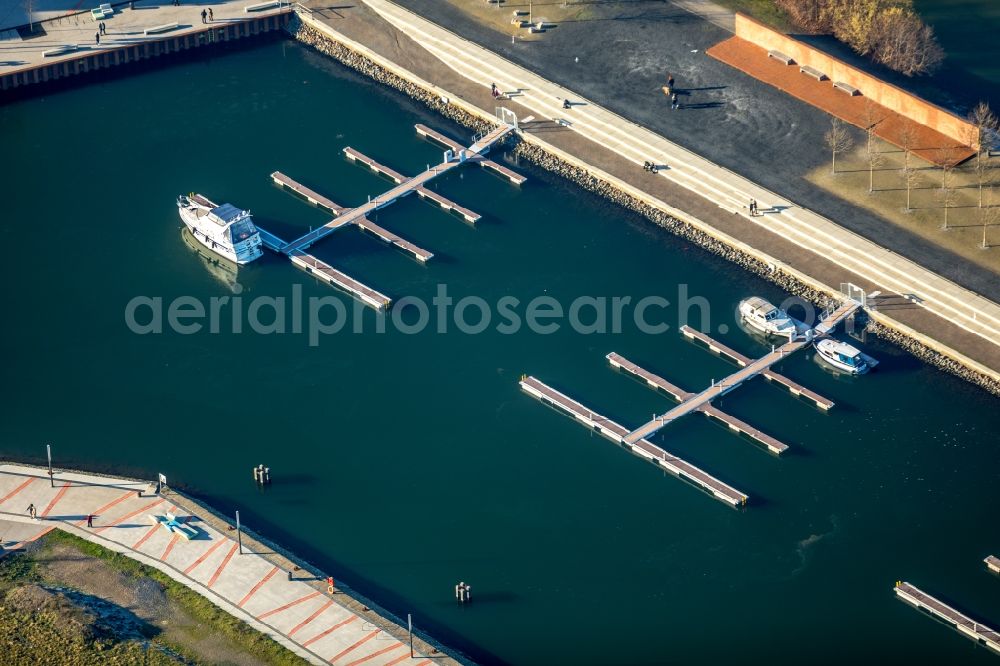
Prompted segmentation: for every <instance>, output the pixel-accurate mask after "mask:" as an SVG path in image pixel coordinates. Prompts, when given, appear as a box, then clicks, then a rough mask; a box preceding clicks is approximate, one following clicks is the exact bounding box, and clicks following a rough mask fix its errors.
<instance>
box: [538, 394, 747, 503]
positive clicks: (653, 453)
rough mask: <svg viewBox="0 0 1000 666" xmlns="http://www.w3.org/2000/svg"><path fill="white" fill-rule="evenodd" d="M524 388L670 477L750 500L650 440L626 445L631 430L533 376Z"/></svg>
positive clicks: (727, 498) (722, 496) (726, 498)
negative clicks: (668, 473) (665, 471)
mask: <svg viewBox="0 0 1000 666" xmlns="http://www.w3.org/2000/svg"><path fill="white" fill-rule="evenodd" d="M521 389H522V390H524V391H525V392H526V393H528V394H529V395H532V396H534V397H536V398H538V399H539V400H541V401H542V402H544V403H547V404H549V405H552V406H553V407H556V408H557V409H559V410H560V411H563V412H565V413H567V414H569V415H570V416H572V417H573V418H574V419H576V420H577V421H580V422H581V423H583V424H584V425H586V426H587V427H588V428H590V429H591V430H594V431H596V432H598V433H599V434H601V435H604V436H605V437H607V438H608V439H610V440H611V441H613V442H616V443H618V444H622V445H624V446H627V447H628V448H629V449H630V450H631V451H632V452H633V453H635V454H636V455H638V456H641V457H643V458H646V459H647V460H650V461H652V462H655V463H656V464H657V465H659V466H660V467H662V468H663V469H665V470H667V471H668V472H670V473H671V474H673V475H675V476H677V477H679V478H682V479H684V480H686V481H689V482H691V483H693V484H694V485H696V486H698V487H699V488H701V489H702V490H705V491H706V492H708V493H711V494H712V496H714V497H715V498H716V499H718V500H721V501H723V502H725V503H726V504H729V505H730V506H734V507H736V506H743V505H744V504H746V502H747V499H748V497H747V495H745V494H744V493H741V492H740V491H738V490H736V489H735V488H733V487H732V486H729V485H727V484H725V483H723V482H722V481H720V480H718V479H716V478H715V477H714V476H712V475H711V474H708V473H707V472H705V471H703V470H701V469H698V468H697V467H695V466H694V465H692V464H691V463H689V462H687V461H685V460H682V459H681V458H678V457H677V456H675V455H673V454H671V453H669V452H667V451H666V450H664V449H662V448H660V447H659V446H656V445H655V444H653V443H652V442H649V441H647V440H639V441H637V442H626V441H625V436H626V435H628V433H629V431H628V428H626V427H624V426H622V425H621V424H618V423H615V422H614V421H612V420H611V419H609V418H608V417H606V416H602V415H600V414H598V413H596V412H594V411H593V410H590V409H588V408H586V407H584V406H583V405H582V404H580V403H579V402H577V401H576V400H573V399H572V398H570V397H569V396H567V395H566V394H564V393H560V392H559V391H557V390H555V389H554V388H552V387H551V386H548V385H546V384H544V383H542V382H541V381H539V380H538V379H536V378H534V377H524V378H522V379H521Z"/></svg>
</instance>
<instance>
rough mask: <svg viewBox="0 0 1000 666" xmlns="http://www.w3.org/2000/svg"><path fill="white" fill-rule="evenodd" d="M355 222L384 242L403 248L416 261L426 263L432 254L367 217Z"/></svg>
mask: <svg viewBox="0 0 1000 666" xmlns="http://www.w3.org/2000/svg"><path fill="white" fill-rule="evenodd" d="M355 224H357V225H358V226H359V227H361V228H362V229H364V230H365V231H368V232H369V233H372V234H374V235H375V236H377V237H378V238H380V239H381V240H383V241H385V242H386V243H389V244H390V245H394V246H396V247H398V248H399V249H401V250H403V251H404V252H407V253H409V254H412V255H413V256H414V257H415V258H416V259H417V260H418V261H421V262H424V263H426V262H427V261H429V260H430V259H431V257H433V256H434V254H433V253H431V252H428V251H427V250H424V249H422V248H419V247H417V246H416V245H414V244H413V243H411V242H410V241H408V240H406V239H404V238H400V237H399V236H397V235H396V234H394V233H392V232H391V231H389V230H388V229H384V228H382V227H380V226H379V225H377V224H375V223H374V222H372V221H371V220H369V219H368V218H367V217H361V218H358V220H357V221H356V222H355Z"/></svg>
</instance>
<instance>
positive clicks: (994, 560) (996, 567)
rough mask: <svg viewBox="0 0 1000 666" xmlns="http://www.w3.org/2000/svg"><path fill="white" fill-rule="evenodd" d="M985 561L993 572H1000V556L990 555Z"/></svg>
mask: <svg viewBox="0 0 1000 666" xmlns="http://www.w3.org/2000/svg"><path fill="white" fill-rule="evenodd" d="M983 562H986V566H987V567H988V568H989V570H990V571H992V572H993V573H998V574H1000V557H996V556H995V555H988V556H987V557H986V559H985V560H983Z"/></svg>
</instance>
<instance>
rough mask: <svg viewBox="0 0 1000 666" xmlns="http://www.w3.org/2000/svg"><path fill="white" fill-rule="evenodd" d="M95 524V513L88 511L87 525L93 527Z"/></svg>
mask: <svg viewBox="0 0 1000 666" xmlns="http://www.w3.org/2000/svg"><path fill="white" fill-rule="evenodd" d="M93 526H94V514H92V513H88V514H87V527H93Z"/></svg>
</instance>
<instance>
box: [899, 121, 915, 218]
mask: <svg viewBox="0 0 1000 666" xmlns="http://www.w3.org/2000/svg"><path fill="white" fill-rule="evenodd" d="M916 143H917V128H916V125H914V124H913V122H912V121H911V120H904V121H903V126H902V128H900V130H899V147H900V148H902V149H903V183H904V184H905V185H906V210H907V212H909V211H910V210H911V208H910V192H911V191H912V190H913V186H914V185H916V184H917V181H918V180H919V174H918V173H917V170H916V169H915V168H913V160H912V159H911V158H912V156H913V149H914V147H915V146H916Z"/></svg>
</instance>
